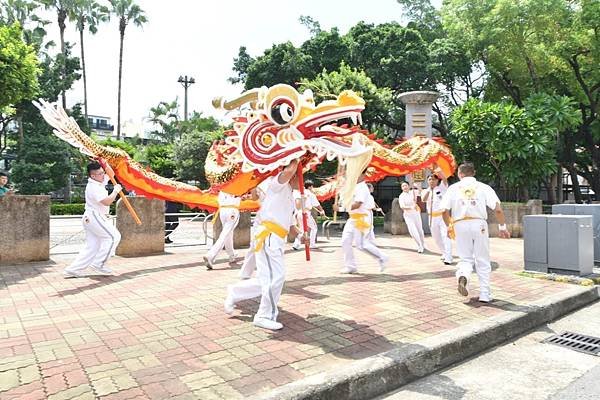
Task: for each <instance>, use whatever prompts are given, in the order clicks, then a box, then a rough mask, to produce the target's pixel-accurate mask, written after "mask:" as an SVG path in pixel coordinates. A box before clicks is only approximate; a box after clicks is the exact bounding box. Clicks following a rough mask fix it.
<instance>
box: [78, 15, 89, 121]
mask: <svg viewBox="0 0 600 400" xmlns="http://www.w3.org/2000/svg"><path fill="white" fill-rule="evenodd" d="M83 29H84V25H83V22H82V23H81V29H80V30H79V43H81V70H82V72H83V113H84V115H85V124H86V125H87V126H89V122H88V101H87V77H86V75H85V53H84V51H83Z"/></svg>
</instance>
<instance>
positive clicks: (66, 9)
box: [39, 0, 75, 110]
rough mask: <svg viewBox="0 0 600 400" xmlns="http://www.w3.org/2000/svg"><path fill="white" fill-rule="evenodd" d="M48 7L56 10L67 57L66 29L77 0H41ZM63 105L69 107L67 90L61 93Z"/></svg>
mask: <svg viewBox="0 0 600 400" xmlns="http://www.w3.org/2000/svg"><path fill="white" fill-rule="evenodd" d="M39 1H40V3H42V4H43V5H44V6H45V7H46V9H54V10H56V20H57V22H58V28H59V31H60V52H61V54H62V55H63V57H65V58H66V57H67V46H66V43H65V29H66V27H67V25H66V23H65V22H66V20H67V16H68V14H69V13H70V12H72V10H73V8H74V7H75V0H39ZM66 76H67V72H66V71H63V78H66ZM61 99H62V106H63V108H64V109H65V110H66V109H67V96H66V94H65V92H62V93H61Z"/></svg>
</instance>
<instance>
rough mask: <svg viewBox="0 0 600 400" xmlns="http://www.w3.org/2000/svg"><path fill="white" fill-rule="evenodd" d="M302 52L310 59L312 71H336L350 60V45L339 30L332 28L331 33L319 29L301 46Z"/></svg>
mask: <svg viewBox="0 0 600 400" xmlns="http://www.w3.org/2000/svg"><path fill="white" fill-rule="evenodd" d="M300 50H301V51H302V52H303V53H304V54H306V55H307V56H309V57H310V67H311V70H312V71H315V72H320V71H323V70H326V71H335V70H337V69H339V68H340V65H341V64H342V63H343V62H344V60H346V59H348V58H349V55H350V43H349V40H348V39H347V38H346V37H344V36H342V35H340V33H339V31H338V29H337V28H332V29H331V31H329V32H327V31H321V30H320V29H319V30H318V31H315V32H314V35H313V37H312V38H310V39H309V40H307V41H306V42H304V43H303V44H302V46H300ZM307 77H308V76H307ZM307 77H305V78H307Z"/></svg>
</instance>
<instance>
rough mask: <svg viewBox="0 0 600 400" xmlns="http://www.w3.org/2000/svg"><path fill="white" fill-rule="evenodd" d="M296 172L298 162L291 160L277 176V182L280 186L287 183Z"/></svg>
mask: <svg viewBox="0 0 600 400" xmlns="http://www.w3.org/2000/svg"><path fill="white" fill-rule="evenodd" d="M297 171H298V160H292V161H291V162H290V163H289V164H288V165H287V166H285V167H284V168H283V170H282V171H281V173H280V174H279V176H278V177H277V182H279V183H280V184H282V185H283V184H284V183H288V182H289V181H290V179H292V178H293V177H294V175H295V174H296V172H297Z"/></svg>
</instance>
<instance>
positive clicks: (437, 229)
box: [429, 215, 452, 262]
mask: <svg viewBox="0 0 600 400" xmlns="http://www.w3.org/2000/svg"><path fill="white" fill-rule="evenodd" d="M429 229H430V230H431V236H433V240H435V244H436V245H437V247H438V249H439V250H440V253H442V256H443V257H444V261H445V262H452V241H451V240H450V238H449V237H448V227H447V226H446V224H445V223H444V218H443V217H442V216H441V215H440V216H438V217H431V226H430V227H429Z"/></svg>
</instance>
